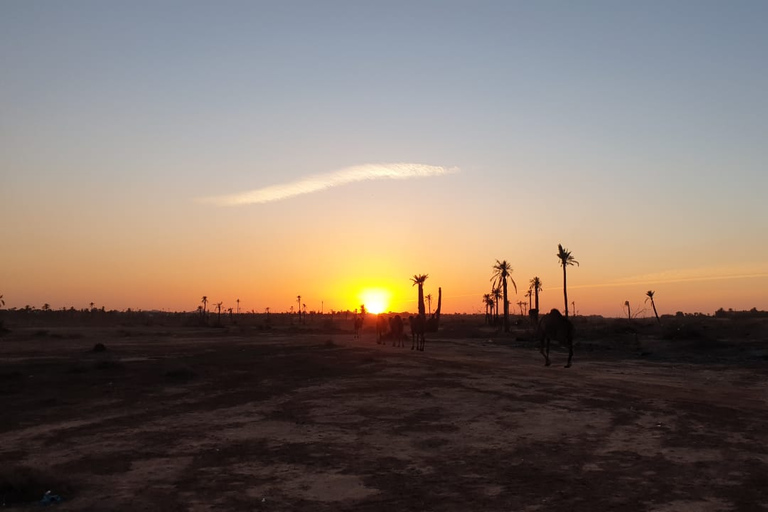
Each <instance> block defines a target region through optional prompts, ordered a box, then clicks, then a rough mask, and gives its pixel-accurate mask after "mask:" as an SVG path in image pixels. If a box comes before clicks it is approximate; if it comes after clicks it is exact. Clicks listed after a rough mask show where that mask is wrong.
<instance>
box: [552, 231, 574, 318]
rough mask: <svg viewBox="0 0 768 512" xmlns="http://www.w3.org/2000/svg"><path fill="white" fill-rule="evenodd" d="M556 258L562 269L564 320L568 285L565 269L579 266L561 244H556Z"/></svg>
mask: <svg viewBox="0 0 768 512" xmlns="http://www.w3.org/2000/svg"><path fill="white" fill-rule="evenodd" d="M557 258H558V259H559V260H560V265H562V267H563V298H565V318H568V283H567V277H566V272H565V270H566V268H567V267H568V265H574V264H575V265H577V266H578V265H579V262H578V261H576V260H575V259H573V255H572V254H571V251H569V250H568V249H565V248H563V246H562V245H561V244H557Z"/></svg>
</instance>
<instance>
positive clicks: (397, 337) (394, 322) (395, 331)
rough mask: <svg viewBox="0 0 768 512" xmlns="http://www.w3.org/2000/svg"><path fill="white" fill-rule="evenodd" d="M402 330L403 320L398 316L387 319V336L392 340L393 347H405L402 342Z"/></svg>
mask: <svg viewBox="0 0 768 512" xmlns="http://www.w3.org/2000/svg"><path fill="white" fill-rule="evenodd" d="M403 329H404V325H403V319H402V318H401V317H400V315H395V316H394V317H391V318H390V319H389V336H390V338H392V346H393V347H404V346H405V342H404V341H403V336H404V334H403Z"/></svg>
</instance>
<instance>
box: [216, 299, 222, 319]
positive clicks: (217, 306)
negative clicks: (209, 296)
mask: <svg viewBox="0 0 768 512" xmlns="http://www.w3.org/2000/svg"><path fill="white" fill-rule="evenodd" d="M222 304H224V303H223V302H217V303H216V311H218V315H217V317H216V322H217V323H218V324H219V325H221V306H222Z"/></svg>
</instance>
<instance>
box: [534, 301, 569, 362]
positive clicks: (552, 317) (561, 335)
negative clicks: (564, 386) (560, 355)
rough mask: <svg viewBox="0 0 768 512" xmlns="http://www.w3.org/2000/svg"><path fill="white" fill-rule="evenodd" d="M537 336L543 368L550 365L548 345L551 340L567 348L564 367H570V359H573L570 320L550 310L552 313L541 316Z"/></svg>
mask: <svg viewBox="0 0 768 512" xmlns="http://www.w3.org/2000/svg"><path fill="white" fill-rule="evenodd" d="M538 336H539V352H541V355H542V356H544V365H545V366H549V365H550V364H551V362H550V360H549V344H550V341H551V340H555V341H558V342H559V343H560V344H561V345H563V346H565V347H567V348H568V363H567V364H566V365H565V367H566V368H570V367H571V359H573V324H572V323H571V321H570V320H568V319H567V318H566V317H564V316H563V315H562V314H561V313H560V311H559V310H557V309H552V311H550V312H549V313H547V314H546V315H544V316H542V317H541V319H540V320H539V329H538Z"/></svg>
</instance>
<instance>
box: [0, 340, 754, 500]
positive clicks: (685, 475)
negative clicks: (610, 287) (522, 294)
mask: <svg viewBox="0 0 768 512" xmlns="http://www.w3.org/2000/svg"><path fill="white" fill-rule="evenodd" d="M220 333H221V331H220V330H216V329H208V330H197V331H196V330H193V329H186V330H185V329H172V330H168V331H153V330H152V329H145V330H143V331H140V332H139V331H134V332H132V333H126V332H122V331H121V332H118V331H116V330H109V329H101V330H95V329H93V330H88V329H79V330H78V331H77V333H75V334H73V335H71V336H70V335H68V334H67V333H66V332H58V333H57V335H56V336H51V333H50V332H44V333H38V334H37V335H35V334H34V333H33V332H31V331H30V332H23V331H20V332H14V333H12V334H11V335H10V336H7V337H6V338H5V339H4V340H2V342H0V410H2V415H0V461H2V466H3V467H4V468H5V469H4V471H5V473H4V475H5V476H4V478H5V480H6V481H7V480H13V479H14V478H17V479H19V478H21V477H20V476H19V475H22V474H24V475H27V477H26V478H27V479H28V480H29V481H28V482H27V484H28V486H33V485H37V486H38V487H41V488H49V489H50V490H51V491H52V492H53V493H54V494H60V495H61V496H62V497H63V499H64V501H63V502H62V503H60V504H57V505H54V506H55V507H56V508H57V509H59V510H77V511H91V510H93V511H96V510H99V511H110V510H131V511H136V510H179V511H195V512H196V511H208V510H270V511H281V510H306V511H347V510H348V511H352V510H354V511H391V510H398V511H403V510H405V511H408V510H412V511H419V510H441V511H443V510H444V511H461V512H467V511H509V510H520V511H550V510H553V511H559V510H577V511H582V510H583V511H587V510H589V511H594V510H627V511H630V510H631V511H656V512H667V511H683V510H690V511H703V512H716V511H731V510H768V431H767V430H766V427H767V426H768V386H767V385H766V382H768V380H767V379H766V377H768V371H766V363H765V361H760V360H755V361H737V362H733V361H727V360H724V361H723V362H719V363H718V362H714V363H713V362H701V361H696V362H692V361H688V360H687V359H686V358H685V357H684V355H675V356H674V357H666V358H664V357H657V358H655V359H654V358H650V360H649V358H642V357H626V355H621V354H614V353H611V352H604V353H599V352H593V351H590V352H585V351H584V350H582V351H581V352H579V351H577V355H576V358H575V359H574V366H573V368H570V369H564V368H563V367H562V364H563V363H564V362H565V354H564V353H563V352H554V354H553V356H554V357H553V363H554V364H553V366H551V367H548V368H546V367H544V366H543V364H542V362H543V360H542V358H541V356H540V355H539V354H538V352H536V350H535V348H534V347H533V346H531V345H530V344H527V343H524V342H520V343H515V342H505V341H504V340H501V339H467V338H463V339H462V338H457V339H441V338H440V336H437V339H434V338H433V339H429V340H428V343H427V350H426V351H425V352H423V353H420V352H412V351H411V350H409V348H410V343H409V344H408V346H407V348H406V349H402V348H395V347H392V346H383V345H377V344H376V343H375V341H374V335H373V334H372V333H371V332H367V333H364V335H363V337H362V339H360V340H355V339H353V337H352V335H351V334H350V335H341V334H334V335H328V334H321V335H312V334H292V335H279V334H269V333H252V334H248V335H237V334H233V333H231V332H230V333H228V334H227V335H226V336H225V335H222V334H220ZM96 342H102V343H104V344H105V345H106V347H107V350H106V351H105V352H100V353H98V352H93V350H92V348H93V346H94V344H95V343H96ZM582 348H583V347H582ZM6 487H7V486H6ZM11 498H12V497H11V496H9V495H8V492H7V490H6V496H0V499H5V500H6V501H12V500H11ZM37 506H38V505H37V504H36V503H31V504H29V503H28V504H18V503H17V504H15V505H13V504H12V503H6V508H7V509H9V510H12V509H14V507H15V508H17V509H26V508H30V507H37Z"/></svg>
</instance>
